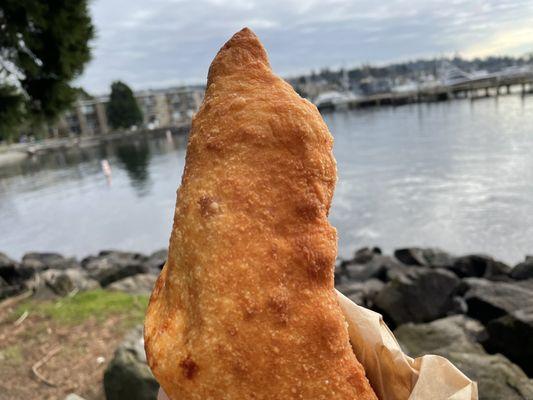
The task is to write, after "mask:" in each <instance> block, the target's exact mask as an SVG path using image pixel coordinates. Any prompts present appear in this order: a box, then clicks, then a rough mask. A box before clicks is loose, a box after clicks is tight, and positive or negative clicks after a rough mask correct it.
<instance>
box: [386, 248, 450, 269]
mask: <svg viewBox="0 0 533 400" xmlns="http://www.w3.org/2000/svg"><path fill="white" fill-rule="evenodd" d="M394 257H396V259H398V260H399V261H400V262H402V263H403V264H405V265H414V266H425V267H433V268H451V267H452V265H453V263H454V262H455V257H454V256H452V255H450V254H448V253H446V252H445V251H442V250H440V249H431V248H428V249H422V248H419V247H408V248H403V249H397V250H395V251H394Z"/></svg>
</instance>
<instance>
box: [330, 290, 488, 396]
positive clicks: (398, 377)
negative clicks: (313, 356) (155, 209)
mask: <svg viewBox="0 0 533 400" xmlns="http://www.w3.org/2000/svg"><path fill="white" fill-rule="evenodd" d="M337 295H338V297H339V303H340V305H341V308H342V310H343V313H344V316H345V318H346V321H347V322H348V332H349V334H350V341H351V343H352V346H353V349H354V352H355V355H356V356H357V359H358V360H359V361H360V362H361V364H363V366H364V367H365V371H366V375H367V377H368V380H369V381H370V383H371V385H372V388H373V389H374V391H375V392H376V394H377V395H378V397H379V399H380V400H477V399H478V393H477V384H476V383H475V382H473V381H471V380H470V379H468V378H467V377H466V376H465V375H464V374H463V373H462V372H461V371H459V370H458V369H457V368H456V367H455V366H454V365H453V364H452V363H451V362H450V361H448V360H447V359H445V358H444V357H440V356H435V355H425V356H423V357H418V358H416V359H413V358H411V357H409V356H407V355H405V354H404V353H403V352H402V350H401V348H400V345H399V344H398V342H397V341H396V338H395V337H394V335H393V334H392V332H391V331H390V329H389V328H388V327H387V325H386V324H385V323H384V322H383V318H382V317H381V315H380V314H378V313H376V312H374V311H371V310H368V309H366V308H364V307H360V306H358V305H357V304H355V303H354V302H352V301H351V300H350V299H348V298H347V297H345V296H344V295H342V294H341V293H340V292H337Z"/></svg>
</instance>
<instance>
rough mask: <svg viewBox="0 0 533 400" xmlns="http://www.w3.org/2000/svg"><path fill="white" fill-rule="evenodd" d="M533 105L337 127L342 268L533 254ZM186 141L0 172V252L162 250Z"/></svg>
mask: <svg viewBox="0 0 533 400" xmlns="http://www.w3.org/2000/svg"><path fill="white" fill-rule="evenodd" d="M532 100H533V99H532V98H531V97H530V98H522V97H520V96H502V97H500V98H499V99H498V100H497V102H496V101H495V100H494V99H479V100H476V101H469V100H458V101H452V102H445V103H444V102H443V103H438V104H419V105H410V106H403V107H397V108H376V109H368V110H359V111H350V112H345V113H332V114H328V115H327V116H326V118H325V119H326V123H327V124H328V126H329V127H330V130H331V131H332V133H333V135H334V137H335V147H334V153H335V157H336V158H337V163H338V171H339V181H338V184H337V188H336V191H335V196H334V201H333V207H332V210H331V213H330V219H331V221H332V223H333V225H335V226H336V227H337V229H338V233H339V250H340V253H341V255H343V256H347V255H348V254H349V253H351V252H352V251H353V250H354V249H355V248H356V247H359V246H366V245H379V246H381V247H383V249H384V250H385V251H390V250H391V249H392V248H394V247H400V246H408V245H417V246H437V247H442V248H444V249H446V250H448V251H451V252H454V253H457V254H461V253H467V252H485V253H489V254H492V255H494V256H496V257H499V258H502V259H503V260H506V261H508V262H511V263H513V262H517V261H519V260H520V259H522V258H523V256H524V255H525V254H526V253H533V247H532V242H531V238H532V237H533V202H532V201H531V198H533V185H532V182H533V156H532V154H533V134H532V132H533V120H532V119H531V118H530V116H531V115H533V101H532ZM186 140H187V137H186V136H184V135H181V136H180V135H172V136H171V137H170V138H169V137H168V135H167V134H166V132H160V133H155V132H151V133H150V134H148V135H146V136H143V135H142V134H141V135H137V136H135V138H131V137H130V138H125V139H123V140H117V141H112V142H111V141H110V142H107V143H103V144H100V145H97V146H93V147H89V148H80V149H65V150H63V151H62V152H60V153H51V154H47V155H43V156H39V157H37V158H34V159H33V160H27V161H26V162H24V163H22V164H19V165H15V166H10V167H8V168H4V167H2V168H0V221H2V225H3V226H2V230H0V251H7V252H8V253H9V254H10V255H12V256H13V257H20V256H21V255H22V254H23V253H24V252H26V251H29V250H42V251H60V252H64V253H67V254H72V255H78V256H84V255H87V254H89V253H91V252H97V251H99V250H101V249H104V248H121V249H124V250H135V251H141V252H142V251H144V252H149V251H153V250H156V249H158V248H161V247H165V246H166V245H167V244H168V237H169V233H170V230H171V224H172V215H173V211H174V204H175V199H176V188H177V187H178V185H179V181H180V177H181V173H182V170H183V165H184V158H185V146H186ZM103 159H106V160H108V162H109V165H110V167H111V169H112V177H113V178H112V185H111V186H108V185H107V183H106V179H105V177H104V174H103V172H102V165H101V160H103ZM43 210H44V211H46V212H43Z"/></svg>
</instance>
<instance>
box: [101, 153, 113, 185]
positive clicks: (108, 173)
mask: <svg viewBox="0 0 533 400" xmlns="http://www.w3.org/2000/svg"><path fill="white" fill-rule="evenodd" d="M101 165H102V172H103V173H104V176H105V177H106V178H107V183H108V184H109V185H111V165H110V164H109V161H107V160H106V159H103V160H102V161H101Z"/></svg>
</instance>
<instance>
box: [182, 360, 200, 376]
mask: <svg viewBox="0 0 533 400" xmlns="http://www.w3.org/2000/svg"><path fill="white" fill-rule="evenodd" d="M180 367H181V369H182V372H183V376H184V377H185V378H187V379H193V378H194V377H195V376H196V374H197V373H198V364H196V363H195V362H194V361H193V360H192V359H191V356H187V358H186V359H185V360H183V361H182V362H181V363H180Z"/></svg>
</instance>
